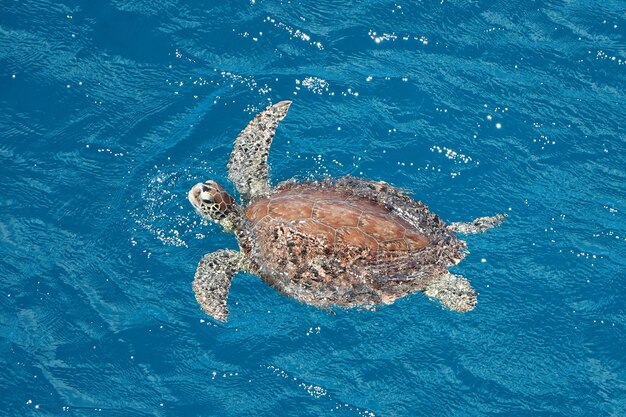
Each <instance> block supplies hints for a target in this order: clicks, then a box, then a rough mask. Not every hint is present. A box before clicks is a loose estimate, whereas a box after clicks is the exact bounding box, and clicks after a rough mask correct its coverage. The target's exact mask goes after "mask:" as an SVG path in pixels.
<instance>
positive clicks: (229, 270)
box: [192, 250, 243, 322]
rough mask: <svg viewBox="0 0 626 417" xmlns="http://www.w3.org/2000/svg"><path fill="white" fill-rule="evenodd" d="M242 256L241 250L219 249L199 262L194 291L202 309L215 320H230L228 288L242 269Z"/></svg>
mask: <svg viewBox="0 0 626 417" xmlns="http://www.w3.org/2000/svg"><path fill="white" fill-rule="evenodd" d="M242 258H243V256H242V255H241V253H240V252H236V251H234V250H219V251H217V252H213V253H209V254H206V255H204V256H203V257H202V259H201V260H200V263H199V264H198V269H197V270H196V276H195V277H194V280H193V285H192V286H193V292H194V293H195V294H196V300H198V303H199V304H200V307H202V310H204V312H205V313H207V314H208V315H209V316H211V317H213V318H214V319H215V320H219V321H223V322H226V320H228V305H227V304H226V301H227V299H228V290H229V289H230V282H231V280H232V279H233V275H235V274H236V273H237V272H238V271H239V270H241V265H242Z"/></svg>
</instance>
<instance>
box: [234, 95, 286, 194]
mask: <svg viewBox="0 0 626 417" xmlns="http://www.w3.org/2000/svg"><path fill="white" fill-rule="evenodd" d="M290 105H291V101H288V100H285V101H281V102H278V103H276V104H274V105H272V106H269V107H268V108H266V109H265V110H263V111H262V112H261V113H259V114H257V115H256V116H255V117H254V119H252V121H251V122H250V123H249V124H248V126H246V128H245V129H244V130H242V131H241V133H239V136H237V139H236V140H235V146H234V148H233V151H232V153H231V154H230V161H229V162H228V178H230V180H231V181H232V182H233V183H235V186H236V187H237V191H239V194H241V198H242V200H243V201H244V202H247V201H249V200H251V199H252V198H254V197H255V196H257V195H262V194H267V193H269V191H270V187H269V183H268V169H267V154H268V153H269V149H270V145H271V144H272V139H273V138H274V134H275V133H276V128H277V127H278V123H279V122H280V121H281V120H283V118H284V117H285V116H286V115H287V111H288V110H289V106H290Z"/></svg>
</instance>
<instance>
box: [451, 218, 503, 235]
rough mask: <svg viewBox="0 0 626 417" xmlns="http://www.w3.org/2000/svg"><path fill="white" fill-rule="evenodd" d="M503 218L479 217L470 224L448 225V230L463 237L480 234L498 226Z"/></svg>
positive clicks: (457, 223) (456, 223)
mask: <svg viewBox="0 0 626 417" xmlns="http://www.w3.org/2000/svg"><path fill="white" fill-rule="evenodd" d="M505 217H506V215H505V214H496V215H495V216H487V217H479V218H477V219H475V220H474V221H471V222H455V223H450V224H449V225H448V229H450V230H452V231H453V232H455V233H463V234H465V235H470V234H475V233H482V232H484V231H485V230H488V229H491V228H492V227H496V226H500V225H501V224H502V222H504V218H505Z"/></svg>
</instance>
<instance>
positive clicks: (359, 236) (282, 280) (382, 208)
mask: <svg viewBox="0 0 626 417" xmlns="http://www.w3.org/2000/svg"><path fill="white" fill-rule="evenodd" d="M244 217H245V219H244V220H243V223H242V225H241V227H240V232H239V234H238V236H239V238H240V239H239V242H240V245H241V247H242V249H243V251H244V253H245V254H246V255H247V256H248V259H249V260H250V269H251V271H252V272H254V273H257V274H259V275H260V276H261V277H262V278H263V279H264V280H265V281H266V282H267V283H268V284H270V285H272V286H273V287H274V288H276V289H277V290H279V291H281V292H283V293H285V294H286V295H289V296H291V297H294V298H296V299H299V300H300V301H303V302H306V303H308V304H312V305H317V306H322V307H323V306H329V305H339V306H344V307H353V306H363V305H376V304H381V303H383V304H385V303H391V302H393V301H394V300H395V299H397V298H400V297H403V296H405V295H407V294H410V293H412V292H415V291H419V290H423V289H424V288H425V286H426V285H427V284H428V282H429V281H430V280H431V279H432V278H433V277H435V276H438V275H440V274H442V273H445V272H447V267H448V266H450V265H452V264H455V263H456V262H458V261H459V260H460V259H461V258H462V257H463V250H464V243H463V242H461V241H458V240H457V239H456V237H455V236H454V234H453V233H451V232H449V231H448V229H447V228H446V226H445V224H444V223H443V222H441V220H439V218H438V217H437V216H435V215H434V214H432V213H430V212H429V211H428V208H427V207H426V206H425V205H423V204H421V203H419V202H417V201H415V200H413V199H411V198H409V197H406V196H404V195H403V194H402V192H401V190H398V189H395V188H393V187H390V186H389V185H388V184H385V183H374V182H371V181H365V180H359V179H353V178H351V177H344V178H341V179H337V180H325V181H322V182H316V183H300V184H295V183H287V184H283V185H281V186H279V187H278V188H277V189H276V191H275V192H274V193H273V194H270V195H268V196H265V197H260V198H257V199H255V200H253V201H252V202H251V204H250V205H249V206H248V207H247V208H246V209H245V211H244Z"/></svg>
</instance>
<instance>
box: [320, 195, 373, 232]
mask: <svg viewBox="0 0 626 417" xmlns="http://www.w3.org/2000/svg"><path fill="white" fill-rule="evenodd" d="M361 213H362V212H361V210H359V209H357V208H355V207H352V206H349V205H347V204H342V203H340V202H335V201H320V202H317V203H316V204H315V207H314V209H313V218H314V219H315V220H317V221H318V222H320V223H323V224H325V225H328V226H330V227H333V228H339V227H346V226H350V227H356V226H357V225H358V223H359V217H360V216H361Z"/></svg>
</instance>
